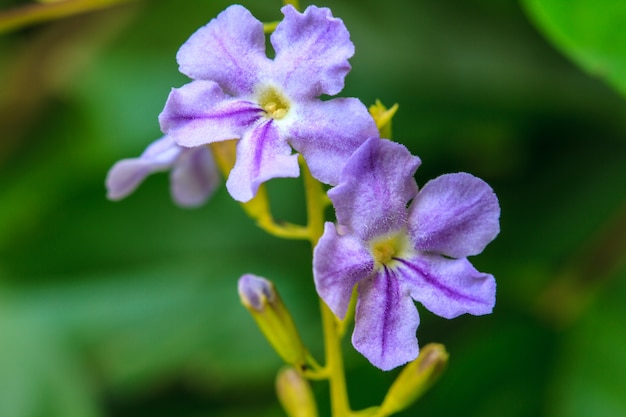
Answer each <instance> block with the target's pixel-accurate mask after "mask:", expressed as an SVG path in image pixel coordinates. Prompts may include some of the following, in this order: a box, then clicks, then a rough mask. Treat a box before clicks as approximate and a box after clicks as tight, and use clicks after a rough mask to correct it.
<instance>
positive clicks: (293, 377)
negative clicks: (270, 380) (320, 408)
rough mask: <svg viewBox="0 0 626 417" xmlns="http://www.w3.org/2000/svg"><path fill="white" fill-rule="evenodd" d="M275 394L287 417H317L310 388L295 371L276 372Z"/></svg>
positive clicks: (282, 370)
mask: <svg viewBox="0 0 626 417" xmlns="http://www.w3.org/2000/svg"><path fill="white" fill-rule="evenodd" d="M276 394H277V395H278V400H279V401H280V403H281V405H282V406H283V409H284V410H285V412H286V413H287V415H288V416H289V417H317V406H316V404H315V397H314V396H313V392H312V391H311V386H310V385H309V382H308V381H307V380H306V379H305V378H304V377H303V376H302V375H301V374H300V373H298V371H296V370H295V369H293V368H290V367H285V368H283V369H281V370H280V371H279V372H278V375H277V376H276Z"/></svg>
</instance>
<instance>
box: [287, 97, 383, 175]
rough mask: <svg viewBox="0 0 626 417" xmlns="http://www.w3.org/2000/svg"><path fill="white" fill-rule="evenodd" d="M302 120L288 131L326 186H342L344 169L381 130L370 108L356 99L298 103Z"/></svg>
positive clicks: (296, 121) (294, 123)
mask: <svg viewBox="0 0 626 417" xmlns="http://www.w3.org/2000/svg"><path fill="white" fill-rule="evenodd" d="M297 112H298V118H297V119H295V120H294V121H293V124H292V125H291V126H290V127H289V129H288V136H289V137H290V138H291V139H290V143H291V145H292V146H293V148H294V149H295V150H296V151H298V152H299V153H301V154H302V156H303V157H304V159H305V160H306V162H307V164H308V166H309V169H310V170H311V174H312V175H313V176H314V177H315V178H317V179H318V180H320V181H321V182H323V183H325V184H331V185H337V184H339V177H340V174H341V170H342V169H343V166H344V165H345V164H346V162H347V161H348V159H349V158H350V156H352V154H353V153H354V152H355V151H356V150H357V149H358V147H359V146H360V145H361V144H362V143H363V142H365V140H366V139H368V138H371V137H378V136H379V134H378V129H376V124H375V123H374V121H373V119H372V117H371V116H370V114H369V112H368V111H367V108H366V107H365V106H364V105H363V103H361V102H360V101H359V100H357V99H355V98H337V99H333V100H328V101H319V100H314V101H313V100H309V101H306V102H303V103H298V110H297Z"/></svg>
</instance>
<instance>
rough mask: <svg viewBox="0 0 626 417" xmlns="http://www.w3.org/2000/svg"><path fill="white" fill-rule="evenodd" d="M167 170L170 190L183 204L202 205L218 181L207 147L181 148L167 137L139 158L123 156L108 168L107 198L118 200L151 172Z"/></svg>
mask: <svg viewBox="0 0 626 417" xmlns="http://www.w3.org/2000/svg"><path fill="white" fill-rule="evenodd" d="M168 170H169V171H170V191H171V194H172V198H173V199H174V201H175V202H176V203H177V204H178V205H180V206H183V207H196V206H199V205H201V204H203V203H204V202H205V201H206V200H207V199H208V198H209V197H210V196H211V195H212V194H213V192H214V191H215V189H216V188H217V186H218V185H219V183H220V176H219V173H218V171H217V166H216V165H215V160H214V159H213V155H212V154H211V151H210V150H209V149H208V148H207V147H206V146H200V147H197V148H183V147H181V146H179V145H177V144H176V143H174V141H173V140H172V138H171V137H169V136H164V137H162V138H161V139H158V140H156V141H155V142H153V143H152V144H150V146H148V147H147V148H146V150H145V151H144V152H143V153H142V154H141V156H140V157H139V158H129V159H122V160H121V161H118V162H117V163H116V164H115V165H113V167H112V168H111V169H110V170H109V173H108V174H107V178H106V188H107V191H108V193H107V197H108V198H109V199H111V200H121V199H122V198H124V197H126V196H128V195H129V194H130V193H132V192H133V191H135V189H137V187H138V186H139V184H141V183H142V182H143V180H144V179H145V178H146V177H147V176H148V175H150V174H152V173H154V172H160V171H168Z"/></svg>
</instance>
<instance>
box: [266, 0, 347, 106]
mask: <svg viewBox="0 0 626 417" xmlns="http://www.w3.org/2000/svg"><path fill="white" fill-rule="evenodd" d="M281 10H282V12H283V14H284V15H285V18H284V20H283V21H282V22H281V23H279V24H278V26H277V27H276V30H275V31H274V33H273V34H272V36H271V38H270V39H271V42H272V45H273V46H274V50H275V51H276V58H275V59H274V63H273V66H272V73H273V74H276V76H275V78H276V81H277V82H279V83H280V85H282V86H284V88H285V89H286V90H288V91H289V93H290V95H292V96H294V97H298V98H313V97H319V96H320V95H322V94H328V95H335V94H337V93H338V92H340V91H341V90H342V89H343V86H344V79H345V77H346V74H347V73H348V72H349V71H350V64H349V63H348V58H350V57H352V55H354V45H353V44H352V42H351V41H350V33H349V32H348V30H347V29H346V27H345V25H344V24H343V21H342V20H341V19H338V18H335V17H333V15H332V14H331V11H330V10H329V9H328V8H319V7H315V6H309V7H307V9H306V10H305V11H304V13H299V12H298V11H297V10H296V9H295V8H294V7H293V6H290V5H289V6H285V7H283V8H282V9H281Z"/></svg>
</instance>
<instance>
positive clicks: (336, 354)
mask: <svg viewBox="0 0 626 417" xmlns="http://www.w3.org/2000/svg"><path fill="white" fill-rule="evenodd" d="M320 310H321V312H322V326H323V330H324V350H325V353H326V369H328V383H329V385H330V402H331V411H332V413H331V415H332V416H333V417H348V416H350V415H351V411H350V403H349V402H348V393H347V390H346V377H345V374H344V370H343V356H342V353H341V343H340V342H341V340H340V338H339V334H338V332H337V320H336V318H335V315H334V314H333V312H332V311H330V309H329V308H328V306H327V305H326V304H325V303H324V301H322V300H321V299H320Z"/></svg>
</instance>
